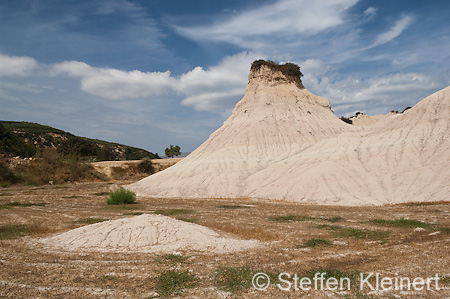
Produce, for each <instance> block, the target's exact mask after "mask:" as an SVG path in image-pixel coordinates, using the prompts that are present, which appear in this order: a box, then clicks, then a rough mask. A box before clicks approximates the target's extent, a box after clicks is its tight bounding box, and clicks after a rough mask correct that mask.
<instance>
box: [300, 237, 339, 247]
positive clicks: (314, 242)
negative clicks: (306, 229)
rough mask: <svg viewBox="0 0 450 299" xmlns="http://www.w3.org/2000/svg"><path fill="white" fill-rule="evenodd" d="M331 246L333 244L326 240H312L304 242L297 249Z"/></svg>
mask: <svg viewBox="0 0 450 299" xmlns="http://www.w3.org/2000/svg"><path fill="white" fill-rule="evenodd" d="M332 244H333V242H332V241H330V240H328V239H320V238H313V239H309V240H306V241H305V242H303V244H302V245H300V246H299V247H300V248H306V247H322V246H331V245H332Z"/></svg>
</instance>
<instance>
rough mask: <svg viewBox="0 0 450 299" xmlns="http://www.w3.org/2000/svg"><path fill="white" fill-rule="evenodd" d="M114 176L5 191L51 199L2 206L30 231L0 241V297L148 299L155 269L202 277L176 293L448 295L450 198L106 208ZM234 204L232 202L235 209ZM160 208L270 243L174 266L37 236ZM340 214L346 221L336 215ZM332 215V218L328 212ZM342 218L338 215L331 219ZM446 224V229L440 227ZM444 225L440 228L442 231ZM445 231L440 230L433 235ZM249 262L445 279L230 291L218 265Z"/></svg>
mask: <svg viewBox="0 0 450 299" xmlns="http://www.w3.org/2000/svg"><path fill="white" fill-rule="evenodd" d="M111 187H112V185H111V184H109V183H83V184H70V185H62V186H44V187H9V188H4V189H0V205H3V207H4V205H5V204H7V203H10V202H14V201H16V202H20V203H46V205H45V206H36V205H35V206H15V207H9V208H1V209H0V225H2V226H3V225H8V224H25V225H29V226H30V227H31V228H32V229H31V230H30V232H29V234H27V235H26V236H23V237H20V238H16V239H5V240H0V297H2V298H21V297H22V298H81V297H83V298H149V297H152V296H157V295H158V294H157V293H156V290H157V281H158V277H159V275H160V274H161V273H162V272H163V271H166V270H178V271H189V272H190V273H191V274H194V275H196V276H197V278H198V281H197V284H196V286H195V287H194V288H191V289H185V290H184V291H183V292H182V293H181V294H180V295H178V297H180V298H299V297H302V298H381V297H385V298H386V297H389V296H392V295H397V296H400V297H401V298H446V297H449V296H450V281H449V278H448V277H450V271H449V269H450V258H449V257H450V249H449V248H450V235H449V233H448V230H449V228H450V217H449V216H450V204H449V203H448V202H446V203H429V204H401V205H390V206H378V207H339V206H333V207H332V206H317V205H304V204H298V203H288V202H272V201H262V200H260V201H257V200H250V199H246V198H240V199H235V200H223V199H209V200H196V199H190V200H184V199H178V200H173V199H160V198H154V199H151V200H150V199H144V198H138V201H139V202H140V203H138V204H136V205H133V206H130V207H118V208H114V207H111V206H106V204H105V199H106V196H105V195H94V194H95V193H100V192H108V191H110V189H111ZM230 206H234V207H235V208H231V207H230ZM161 209H163V210H164V209H185V210H192V214H185V215H173V216H172V217H178V218H180V217H183V218H184V219H185V220H189V219H190V220H192V221H194V220H196V221H198V223H199V224H200V225H203V226H205V227H209V228H212V229H214V230H215V231H217V232H220V233H221V234H225V235H228V236H230V237H233V238H240V239H252V238H256V239H259V240H260V241H261V242H263V243H264V244H265V246H262V247H260V248H258V249H252V250H247V251H242V252H239V253H232V254H219V253H208V252H197V251H180V252H179V253H180V254H182V255H183V256H185V257H187V260H186V261H185V262H180V263H172V262H170V261H169V260H164V259H161V256H160V255H159V254H157V253H132V252H122V253H108V252H104V253H89V252H81V251H80V252H77V251H74V252H66V251H59V250H57V249H48V248H47V249H46V248H45V247H43V246H40V245H36V244H35V243H34V242H33V240H35V239H36V238H40V237H49V236H52V235H54V234H57V233H62V232H66V231H69V230H70V229H74V228H77V227H81V226H83V225H84V224H82V223H79V222H77V221H79V220H81V219H85V218H89V217H90V218H103V219H110V220H114V219H122V218H127V217H132V216H133V215H136V214H139V213H153V212H154V211H155V210H161ZM289 215H301V216H305V217H309V218H302V220H304V221H290V222H289V221H288V222H280V221H274V220H275V219H276V218H271V217H280V216H289ZM336 217H342V218H336ZM332 218H334V220H333V219H332ZM401 218H407V219H414V220H419V221H423V222H426V223H431V224H434V225H432V226H430V227H428V228H425V229H416V228H414V227H411V228H396V227H390V226H383V225H378V224H376V223H373V222H370V220H374V219H384V220H395V219H401ZM332 221H336V222H332ZM331 227H334V229H335V230H336V229H337V227H340V228H341V229H342V228H357V229H360V230H372V231H377V232H380V231H388V232H390V236H384V237H383V238H382V239H380V240H379V239H377V237H375V238H373V237H367V238H357V239H355V238H352V237H348V236H343V235H341V236H337V235H336V234H335V231H334V230H333V229H331ZM443 228H446V230H445V229H443ZM438 229H440V231H439V230H438ZM437 232H439V233H437ZM310 238H325V239H328V240H330V241H331V242H333V244H332V245H331V246H324V247H305V248H302V247H301V246H300V247H299V245H301V244H303V243H304V242H305V241H306V240H308V239H310ZM225 266H226V267H241V266H248V267H250V268H251V269H254V270H256V271H266V272H272V273H278V272H289V273H291V274H292V275H293V274H295V273H298V275H299V276H305V275H306V273H307V272H308V271H315V270H317V269H334V270H340V271H346V272H353V271H360V272H364V273H368V272H378V273H380V274H381V275H383V276H387V277H395V275H398V276H406V277H410V278H414V277H418V276H420V277H430V276H433V275H435V274H440V275H442V276H446V277H447V278H446V280H445V281H444V283H442V284H441V285H440V286H441V287H442V288H443V289H442V290H440V291H435V290H432V291H422V292H419V293H414V292H411V291H403V292H400V291H390V292H384V293H376V292H375V293H373V292H372V293H370V292H369V295H368V296H367V297H362V296H361V295H360V294H359V293H358V289H356V290H355V289H352V290H351V291H350V292H347V293H339V292H334V291H308V292H304V291H296V292H294V291H291V292H284V291H281V290H278V289H277V288H275V286H273V285H272V286H270V287H269V289H268V290H267V291H256V290H254V289H253V288H251V287H249V288H245V289H244V290H242V291H241V292H238V293H231V292H227V291H226V290H224V288H223V286H222V285H220V283H218V282H217V281H216V280H215V279H214V273H215V272H216V271H217V270H218V269H219V268H220V267H225Z"/></svg>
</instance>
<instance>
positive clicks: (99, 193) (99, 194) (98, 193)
mask: <svg viewBox="0 0 450 299" xmlns="http://www.w3.org/2000/svg"><path fill="white" fill-rule="evenodd" d="M109 193H110V192H97V193H94V194H93V195H95V196H105V195H109Z"/></svg>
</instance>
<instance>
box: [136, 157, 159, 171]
mask: <svg viewBox="0 0 450 299" xmlns="http://www.w3.org/2000/svg"><path fill="white" fill-rule="evenodd" d="M137 168H138V170H139V172H142V173H146V174H153V173H155V168H154V167H153V163H152V160H151V159H149V158H145V159H144V160H142V161H141V162H139V164H138V165H137Z"/></svg>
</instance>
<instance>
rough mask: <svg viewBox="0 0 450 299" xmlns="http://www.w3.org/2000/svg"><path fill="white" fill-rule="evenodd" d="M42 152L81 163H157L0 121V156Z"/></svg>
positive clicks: (120, 148) (144, 154)
mask: <svg viewBox="0 0 450 299" xmlns="http://www.w3.org/2000/svg"><path fill="white" fill-rule="evenodd" d="M45 148H55V149H56V150H57V151H58V152H59V153H60V154H63V155H64V156H70V157H77V158H80V159H81V160H83V161H120V160H140V159H143V158H150V159H159V158H160V157H159V156H158V154H153V153H151V152H148V151H146V150H143V149H140V148H136V147H131V146H127V145H123V144H118V143H112V142H107V141H103V140H97V139H90V138H85V137H78V136H75V135H73V134H71V133H69V132H65V131H62V130H59V129H55V128H52V127H49V126H44V125H40V124H36V123H29V122H15V121H0V154H3V155H6V156H22V157H35V156H36V155H39V154H40V153H41V152H42V150H43V149H45Z"/></svg>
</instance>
